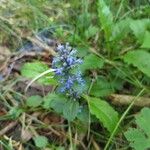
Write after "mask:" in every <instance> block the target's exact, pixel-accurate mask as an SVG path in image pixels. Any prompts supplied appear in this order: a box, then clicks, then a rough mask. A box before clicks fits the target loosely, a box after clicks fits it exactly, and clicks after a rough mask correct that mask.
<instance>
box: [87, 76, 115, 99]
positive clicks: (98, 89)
mask: <svg viewBox="0 0 150 150" xmlns="http://www.w3.org/2000/svg"><path fill="white" fill-rule="evenodd" d="M112 86H113V85H112V84H111V83H110V82H108V81H107V80H106V78H104V77H98V78H97V80H96V81H95V82H94V84H93V86H92V89H91V91H90V95H92V96H95V97H104V96H108V95H110V94H111V93H112V92H114V90H113V88H112Z"/></svg>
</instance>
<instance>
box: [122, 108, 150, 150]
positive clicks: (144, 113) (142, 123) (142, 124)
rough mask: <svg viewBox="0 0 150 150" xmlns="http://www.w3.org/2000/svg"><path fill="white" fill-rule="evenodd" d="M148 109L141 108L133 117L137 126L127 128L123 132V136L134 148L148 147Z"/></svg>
mask: <svg viewBox="0 0 150 150" xmlns="http://www.w3.org/2000/svg"><path fill="white" fill-rule="evenodd" d="M149 116H150V109H149V108H143V109H142V110H141V112H140V114H138V115H137V116H136V117H135V118H136V120H135V122H136V124H137V126H138V128H129V129H128V131H126V132H125V134H124V135H125V137H126V138H127V140H128V141H129V142H130V146H131V147H133V148H134V149H135V150H146V149H149V148H150V126H149V124H150V120H149Z"/></svg>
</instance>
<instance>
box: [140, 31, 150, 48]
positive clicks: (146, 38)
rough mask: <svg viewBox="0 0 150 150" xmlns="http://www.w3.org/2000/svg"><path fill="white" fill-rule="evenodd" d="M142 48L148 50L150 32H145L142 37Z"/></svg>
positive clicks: (149, 46)
mask: <svg viewBox="0 0 150 150" xmlns="http://www.w3.org/2000/svg"><path fill="white" fill-rule="evenodd" d="M141 47H142V48H148V49H150V32H148V31H147V32H146V33H145V35H144V40H143V44H142V46H141Z"/></svg>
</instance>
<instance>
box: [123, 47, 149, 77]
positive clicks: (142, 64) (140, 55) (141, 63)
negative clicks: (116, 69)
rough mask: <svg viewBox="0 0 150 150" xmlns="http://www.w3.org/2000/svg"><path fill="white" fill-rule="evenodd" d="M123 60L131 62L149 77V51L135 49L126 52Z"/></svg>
mask: <svg viewBox="0 0 150 150" xmlns="http://www.w3.org/2000/svg"><path fill="white" fill-rule="evenodd" d="M123 59H124V61H125V62H126V63H128V64H132V65H133V66H135V67H137V68H138V69H139V70H140V71H142V72H143V73H144V74H146V75H147V76H148V77H150V53H149V52H147V51H143V50H135V51H130V52H128V53H127V54H126V55H125V56H124V57H123Z"/></svg>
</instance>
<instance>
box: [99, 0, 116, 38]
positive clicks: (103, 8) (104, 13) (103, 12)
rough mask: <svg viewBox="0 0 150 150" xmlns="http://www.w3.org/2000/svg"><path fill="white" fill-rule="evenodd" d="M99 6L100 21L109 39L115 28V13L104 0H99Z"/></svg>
mask: <svg viewBox="0 0 150 150" xmlns="http://www.w3.org/2000/svg"><path fill="white" fill-rule="evenodd" d="M97 6H98V7H97V9H98V16H99V22H100V24H101V26H102V28H103V30H104V32H105V39H106V41H109V39H110V36H111V34H112V28H113V15H112V13H111V11H110V9H109V7H108V6H107V5H106V3H105V1H104V0H98V5H97Z"/></svg>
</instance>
